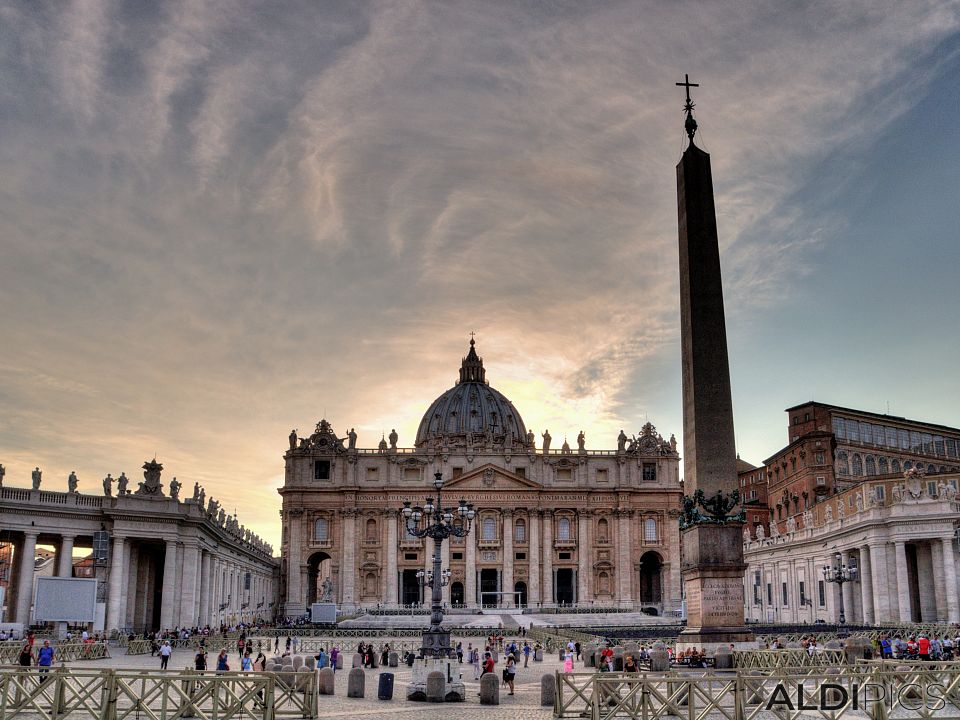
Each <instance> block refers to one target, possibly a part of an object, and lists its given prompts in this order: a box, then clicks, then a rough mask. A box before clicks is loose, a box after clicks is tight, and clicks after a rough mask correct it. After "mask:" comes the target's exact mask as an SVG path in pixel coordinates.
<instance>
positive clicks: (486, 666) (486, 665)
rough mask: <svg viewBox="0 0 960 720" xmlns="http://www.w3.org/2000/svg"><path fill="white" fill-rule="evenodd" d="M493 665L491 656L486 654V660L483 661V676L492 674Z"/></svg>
mask: <svg viewBox="0 0 960 720" xmlns="http://www.w3.org/2000/svg"><path fill="white" fill-rule="evenodd" d="M493 664H494V663H493V655H491V654H490V653H487V658H486V660H484V661H483V674H484V675H486V674H487V673H492V672H493Z"/></svg>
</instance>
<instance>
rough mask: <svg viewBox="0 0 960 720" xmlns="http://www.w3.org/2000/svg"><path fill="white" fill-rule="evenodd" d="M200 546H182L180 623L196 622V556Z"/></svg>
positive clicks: (190, 625) (185, 624) (184, 624)
mask: <svg viewBox="0 0 960 720" xmlns="http://www.w3.org/2000/svg"><path fill="white" fill-rule="evenodd" d="M199 551H200V548H198V547H197V546H196V545H184V546H183V572H182V578H183V580H182V582H181V587H180V625H181V626H185V627H193V626H194V625H196V624H197V620H198V618H197V565H198V562H199V559H198V557H197V555H198V553H199Z"/></svg>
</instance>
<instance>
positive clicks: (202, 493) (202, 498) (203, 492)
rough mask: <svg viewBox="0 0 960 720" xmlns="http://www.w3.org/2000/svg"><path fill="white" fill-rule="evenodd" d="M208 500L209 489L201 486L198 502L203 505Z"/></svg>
mask: <svg viewBox="0 0 960 720" xmlns="http://www.w3.org/2000/svg"><path fill="white" fill-rule="evenodd" d="M206 501H207V491H206V490H204V489H203V488H200V497H198V498H197V503H199V505H200V507H203V505H204V503H205V502H206Z"/></svg>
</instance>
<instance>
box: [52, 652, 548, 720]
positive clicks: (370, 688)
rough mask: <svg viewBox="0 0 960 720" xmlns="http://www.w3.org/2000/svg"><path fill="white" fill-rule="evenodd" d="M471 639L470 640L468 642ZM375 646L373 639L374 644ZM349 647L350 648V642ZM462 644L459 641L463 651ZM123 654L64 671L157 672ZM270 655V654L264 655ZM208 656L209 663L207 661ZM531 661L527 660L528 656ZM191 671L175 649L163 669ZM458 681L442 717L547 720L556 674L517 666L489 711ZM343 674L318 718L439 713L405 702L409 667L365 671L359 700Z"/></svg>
mask: <svg viewBox="0 0 960 720" xmlns="http://www.w3.org/2000/svg"><path fill="white" fill-rule="evenodd" d="M471 640H472V639H471ZM376 642H377V643H378V644H379V642H380V641H379V640H378V641H376ZM454 642H456V639H454ZM352 644H355V643H352ZM466 645H467V641H464V647H466ZM347 649H348V652H347V656H346V658H345V659H346V660H347V664H349V662H350V658H352V657H353V650H354V649H355V648H352V647H350V646H348V647H347ZM123 652H124V651H123V649H122V648H118V647H112V648H111V654H112V655H113V657H111V658H110V659H107V660H92V661H77V662H72V663H68V666H69V667H75V668H100V669H103V668H108V667H111V668H118V669H125V670H142V669H154V668H155V669H157V670H159V669H160V658H158V657H151V656H150V655H124V654H123ZM266 654H267V656H268V657H269V656H270V653H266ZM213 657H214V656H213V655H211V658H210V659H211V660H213ZM531 658H532V655H531ZM230 666H231V668H236V667H238V666H239V661H238V655H237V653H236V652H232V653H230ZM188 667H189V668H192V667H193V653H192V652H191V651H189V650H186V649H182V650H175V651H174V653H173V656H172V657H171V658H170V665H169V668H170V669H171V670H183V669H184V668H188ZM461 668H462V674H463V681H464V685H465V686H466V691H467V699H466V702H464V703H456V704H454V703H445V704H444V705H443V709H442V712H443V713H445V714H446V715H447V716H448V717H450V718H483V719H485V720H506V719H507V718H510V719H511V720H528V719H531V718H538V719H541V720H546V719H547V718H552V717H553V711H552V708H549V707H540V678H541V676H542V675H543V674H544V673H553V672H556V671H557V670H558V669H560V662H559V660H558V659H557V656H556V654H551V655H550V656H546V655H545V656H544V661H543V662H536V663H535V662H534V661H533V660H532V659H531V660H530V663H529V667H527V668H524V667H523V663H522V661H521V667H520V669H519V671H518V673H517V682H516V694H515V695H514V696H512V697H511V696H509V695H507V693H508V692H509V688H508V687H507V686H505V685H504V686H502V687H501V688H500V705H499V706H490V705H481V704H480V697H479V692H480V684H479V682H477V681H476V680H474V679H473V666H472V665H470V664H468V663H463V665H461ZM502 669H503V663H502V654H501V662H499V663H498V664H497V667H496V670H495V672H496V673H497V676H498V677H499V675H500V672H501V671H502ZM348 671H349V669H348V668H345V669H343V670H339V671H338V672H337V674H336V690H335V695H333V696H327V695H322V696H321V697H320V717H322V718H348V717H356V718H372V719H375V718H384V719H386V718H412V717H414V716H423V715H424V714H432V713H434V712H439V711H440V710H439V706H437V705H433V704H427V703H419V702H408V701H407V700H406V695H405V691H406V687H407V685H408V684H409V682H410V674H411V671H410V668H408V667H406V666H403V667H399V668H379V669H376V670H369V669H368V670H365V671H364V672H365V674H366V683H365V693H364V695H365V697H364V698H362V699H360V698H348V697H347V673H348ZM381 672H393V673H394V674H395V677H394V693H393V697H394V699H393V700H391V701H381V700H377V685H378V683H379V675H380V673H381Z"/></svg>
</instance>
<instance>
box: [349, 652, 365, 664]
mask: <svg viewBox="0 0 960 720" xmlns="http://www.w3.org/2000/svg"><path fill="white" fill-rule="evenodd" d="M351 667H355V668H362V667H363V655H361V654H360V653H354V654H353V665H352V666H351Z"/></svg>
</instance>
